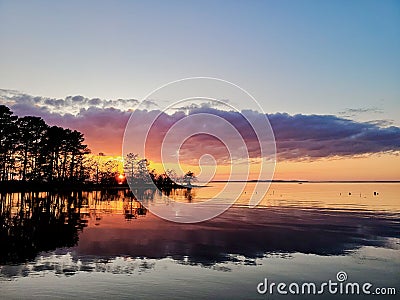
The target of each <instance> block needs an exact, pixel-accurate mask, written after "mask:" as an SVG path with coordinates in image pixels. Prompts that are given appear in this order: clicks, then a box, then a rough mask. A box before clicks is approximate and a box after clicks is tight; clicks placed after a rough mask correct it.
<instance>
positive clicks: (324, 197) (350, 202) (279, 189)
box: [169, 182, 400, 213]
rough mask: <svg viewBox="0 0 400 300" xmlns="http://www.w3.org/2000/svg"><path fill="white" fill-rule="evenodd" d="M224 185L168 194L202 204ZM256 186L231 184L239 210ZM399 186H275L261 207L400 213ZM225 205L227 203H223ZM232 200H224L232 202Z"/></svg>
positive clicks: (324, 184)
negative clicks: (242, 188)
mask: <svg viewBox="0 0 400 300" xmlns="http://www.w3.org/2000/svg"><path fill="white" fill-rule="evenodd" d="M224 185H225V183H222V182H213V183H210V184H209V185H208V186H206V187H201V188H194V189H192V190H191V191H190V192H188V191H187V190H186V189H185V190H176V191H173V192H171V193H170V194H169V197H170V198H172V199H173V200H175V201H182V202H188V194H189V193H190V202H193V203H195V202H203V201H207V200H209V199H210V198H212V197H215V196H216V195H218V193H219V192H220V191H221V190H222V189H223V188H224ZM254 187H255V183H247V184H246V187H245V189H244V191H243V192H242V193H240V189H241V186H240V185H239V184H238V185H236V186H235V184H234V183H230V191H229V192H230V194H231V195H232V197H236V195H239V197H238V199H237V201H236V202H235V205H236V206H247V205H248V203H249V201H250V199H251V197H252V193H253V191H254ZM399 192H400V183H302V184H298V183H272V184H271V186H270V188H269V190H268V193H267V194H266V195H265V197H264V198H263V199H262V201H261V202H260V203H259V204H258V207H270V206H274V207H275V206H277V207H286V206H289V207H302V208H327V209H338V210H370V211H385V212H392V213H400V201H399ZM221 200H222V201H223V200H224V199H221ZM230 200H231V199H225V201H226V202H229V201H230Z"/></svg>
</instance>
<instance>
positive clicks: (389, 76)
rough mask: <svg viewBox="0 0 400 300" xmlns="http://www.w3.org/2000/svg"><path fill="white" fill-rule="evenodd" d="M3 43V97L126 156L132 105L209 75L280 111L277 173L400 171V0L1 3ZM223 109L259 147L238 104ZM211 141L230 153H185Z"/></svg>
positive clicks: (333, 175)
mask: <svg viewBox="0 0 400 300" xmlns="http://www.w3.org/2000/svg"><path fill="white" fill-rule="evenodd" d="M0 40H1V45H2V46H1V47H0V89H1V90H0V104H5V105H8V106H9V107H10V108H11V109H12V110H13V111H14V113H15V114H16V115H18V116H24V115H35V116H41V117H43V118H44V119H45V121H46V122H47V123H49V124H51V125H59V126H64V127H69V128H73V129H77V130H79V131H81V132H83V133H84V134H85V137H86V142H87V144H88V145H89V148H90V149H92V152H93V153H94V154H96V153H99V152H103V153H106V154H107V155H112V156H120V155H121V151H122V150H121V149H122V138H123V133H124V130H125V126H126V124H127V121H128V119H129V116H130V114H131V110H132V109H134V108H135V107H136V105H137V104H138V103H139V101H141V100H142V99H144V98H145V97H146V95H148V94H149V93H150V92H152V91H153V90H154V89H156V88H158V87H160V86H161V85H163V84H166V83H168V82H171V81H175V80H179V79H182V78H187V77H194V76H207V77H216V78H221V79H224V80H228V81H230V82H233V83H235V84H237V85H239V86H240V87H242V88H244V89H245V90H247V91H248V92H250V93H251V94H252V95H253V96H254V97H255V98H256V99H257V101H258V102H259V103H260V105H261V106H262V108H263V110H264V112H265V113H267V115H268V118H269V122H270V123H271V126H272V129H273V131H274V134H275V138H276V146H277V159H278V163H277V166H276V172H275V176H274V179H308V180H400V156H399V150H400V54H399V53H400V3H399V2H398V1H378V0H376V1H367V0H366V1H361V0H359V1H115V2H112V1H68V2H63V1H58V2H56V1H2V0H0ZM226 100H227V101H229V100H230V101H232V99H230V97H229V95H227V97H226ZM238 101H239V102H240V99H239V100H238ZM240 106H241V107H242V108H243V109H246V102H245V101H244V100H243V102H242V103H240ZM160 107H161V104H160V103H159V102H157V101H153V102H151V101H149V102H148V103H146V111H144V110H143V111H141V112H140V114H141V116H142V117H143V118H144V119H146V118H147V117H148V114H151V111H158V110H160ZM196 109H197V110H201V109H203V110H207V108H206V107H203V108H196ZM196 109H194V110H193V111H191V113H195V112H196ZM180 113H183V112H179V111H177V112H175V114H169V115H163V116H162V118H164V119H162V120H161V121H162V122H160V124H159V125H158V126H159V128H158V129H159V130H158V131H157V132H163V130H166V129H167V128H168V126H171V122H173V121H177V120H179V119H180V118H182V115H181V114H180ZM216 113H217V114H219V115H221V116H222V117H223V118H224V119H226V120H230V121H232V124H234V125H235V126H236V127H237V128H238V131H239V132H241V133H242V135H243V136H244V139H245V140H246V144H247V143H249V144H251V143H252V142H254V141H253V139H252V136H251V134H248V132H249V131H248V130H247V129H246V128H245V127H243V125H242V123H241V122H240V121H238V120H237V118H236V116H235V115H234V114H233V112H229V111H224V110H217V112H216ZM259 114H262V112H260V111H254V114H253V117H254V118H255V119H256V118H257V117H259ZM167 124H169V125H167ZM138 126H139V125H138ZM241 126H242V127H241ZM205 145H208V146H209V147H208V150H209V149H210V145H213V150H214V155H215V157H216V158H217V160H218V158H221V159H222V157H223V155H224V151H223V150H219V149H220V147H219V146H220V145H218V143H216V142H215V143H213V142H212V141H211V140H210V139H207V140H206V141H205V140H202V141H200V140H198V141H196V140H195V139H194V140H192V141H191V143H187V145H186V147H187V149H188V150H187V152H186V153H190V155H192V156H193V158H196V157H200V156H201V154H202V153H203V154H204V151H208V150H207V149H206V147H205ZM154 146H155V145H154ZM156 149H158V148H156ZM183 150H184V149H183ZM184 155H185V154H184V151H183V156H184ZM187 159H188V160H189V157H187ZM187 167H190V164H189V163H188V165H187ZM219 170H220V172H219V173H218V176H217V178H216V179H223V178H224V176H225V175H226V172H228V171H227V167H226V166H221V167H220V169H219Z"/></svg>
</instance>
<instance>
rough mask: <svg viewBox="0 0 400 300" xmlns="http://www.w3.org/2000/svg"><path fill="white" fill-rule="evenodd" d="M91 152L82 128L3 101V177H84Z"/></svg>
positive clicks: (0, 175)
mask: <svg viewBox="0 0 400 300" xmlns="http://www.w3.org/2000/svg"><path fill="white" fill-rule="evenodd" d="M88 153H90V151H89V149H88V148H87V146H86V145H85V144H84V136H83V134H82V133H81V132H79V131H76V130H70V129H64V128H61V127H58V126H49V125H47V124H46V123H45V121H44V120H43V119H42V118H40V117H31V116H26V117H21V118H19V117H17V116H15V115H14V114H13V112H12V111H11V110H10V109H9V108H8V107H7V106H4V105H0V181H10V180H22V181H48V182H55V181H61V182H65V181H71V182H74V181H83V180H84V179H85V177H86V175H87V174H85V168H84V157H85V154H88Z"/></svg>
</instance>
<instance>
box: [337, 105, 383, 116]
mask: <svg viewBox="0 0 400 300" xmlns="http://www.w3.org/2000/svg"><path fill="white" fill-rule="evenodd" d="M362 114H383V109H381V108H378V107H363V108H347V109H345V110H343V111H340V112H339V115H340V116H341V117H344V118H354V117H356V116H359V115H362Z"/></svg>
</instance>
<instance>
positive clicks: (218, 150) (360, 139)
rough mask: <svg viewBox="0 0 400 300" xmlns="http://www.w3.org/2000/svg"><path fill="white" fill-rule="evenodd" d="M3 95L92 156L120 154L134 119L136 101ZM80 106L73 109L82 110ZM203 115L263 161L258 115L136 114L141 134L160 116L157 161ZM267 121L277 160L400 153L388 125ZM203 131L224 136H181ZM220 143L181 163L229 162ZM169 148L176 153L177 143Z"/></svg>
mask: <svg viewBox="0 0 400 300" xmlns="http://www.w3.org/2000/svg"><path fill="white" fill-rule="evenodd" d="M0 92H1V93H2V95H4V94H6V93H8V94H7V96H6V97H4V96H2V97H0V104H1V103H3V104H6V105H8V106H9V107H10V108H11V109H12V110H13V111H14V113H15V114H16V115H18V116H26V115H34V116H40V117H42V118H43V119H44V120H45V121H46V122H47V123H49V124H51V125H58V126H63V127H68V128H71V129H76V130H79V131H81V132H83V133H84V134H85V137H86V142H87V143H88V145H89V147H90V148H91V149H92V150H93V153H98V152H105V153H106V154H110V155H120V154H121V151H122V150H121V149H122V139H123V134H124V130H125V127H126V124H127V122H128V119H129V117H130V115H131V112H130V111H127V109H126V107H127V106H128V105H129V104H130V103H135V101H133V100H129V99H127V100H123V99H118V100H101V99H98V98H93V99H87V98H85V97H82V96H74V97H66V98H65V99H49V98H42V97H32V96H29V95H22V94H19V93H17V92H15V93H13V92H12V91H11V92H10V91H8V90H6V92H5V90H0ZM10 99H11V100H10ZM12 99H13V100H12ZM38 103H39V104H40V105H38ZM66 103H71V104H72V103H79V105H81V106H82V103H84V104H85V105H87V107H81V108H80V109H79V110H78V111H77V112H76V113H70V112H68V110H67V111H63V112H61V110H63V109H64V108H65V107H66ZM116 103H118V105H123V106H124V109H122V108H120V107H112V105H114V104H116ZM79 105H76V106H75V108H78V107H80V106H79ZM200 113H207V114H210V115H213V116H218V117H220V118H221V119H223V120H226V121H227V122H229V123H230V124H232V125H233V126H234V127H235V128H236V129H237V131H238V132H239V133H240V135H241V136H242V137H243V139H244V141H245V143H246V148H247V150H248V151H249V156H250V157H258V156H259V155H260V148H259V144H258V140H257V137H256V135H255V132H254V130H253V129H252V128H251V126H250V124H249V123H248V122H247V120H246V119H245V118H244V117H243V115H246V117H247V118H249V119H251V120H252V122H253V123H254V124H259V123H260V122H261V121H262V119H263V118H264V115H262V114H261V113H258V112H255V111H243V112H242V113H239V112H234V111H226V110H220V109H215V108H210V107H207V106H202V107H198V106H197V107H196V106H193V107H191V108H186V109H185V110H182V111H175V112H174V113H170V114H167V113H161V114H160V111H159V110H154V109H153V110H150V111H148V110H140V111H135V112H134V121H133V124H134V126H137V128H145V126H144V125H145V124H146V122H149V120H151V119H152V118H153V117H154V116H157V115H159V114H160V116H159V117H158V119H157V120H156V122H155V123H154V124H153V127H152V129H151V131H150V133H149V139H148V146H150V147H147V149H150V154H151V155H152V156H153V157H159V156H160V148H161V143H162V142H163V139H164V138H165V136H166V134H167V132H168V130H169V129H170V128H171V127H172V126H173V125H174V124H175V123H176V122H178V121H180V120H183V119H184V117H185V116H187V115H188V114H190V115H196V114H200ZM268 119H269V121H270V123H271V126H272V129H273V132H274V134H275V139H276V146H277V155H278V159H279V160H304V159H319V158H329V157H336V156H340V157H348V156H355V155H356V156H357V155H369V154H374V153H383V152H398V151H399V150H400V128H399V127H396V126H388V125H390V123H389V121H385V120H374V121H371V122H357V121H353V120H349V119H346V118H343V117H338V116H334V115H303V114H297V115H289V114H287V113H275V114H269V115H268ZM202 123H203V124H202ZM199 126H203V127H204V130H206V131H209V132H219V131H221V129H220V123H218V122H210V121H206V122H188V123H186V124H185V126H182V127H181V128H178V129H179V134H180V135H182V136H183V135H187V134H189V133H191V132H195V131H196V130H198V128H199ZM143 130H144V129H143ZM224 139H225V142H226V141H233V142H232V143H233V145H235V147H237V148H238V149H239V147H240V143H239V142H237V144H235V143H236V141H237V137H235V135H234V134H233V133H232V132H228V131H227V132H226V133H225V134H224ZM172 141H173V139H172ZM222 142H224V141H222ZM222 142H221V141H220V140H218V138H215V137H210V136H207V135H204V134H198V135H195V136H193V137H191V138H190V139H189V140H187V141H186V142H185V143H184V144H183V146H182V148H181V152H180V155H181V158H182V159H185V160H188V161H189V160H192V161H193V160H198V159H199V158H200V157H201V156H202V155H203V154H205V153H210V154H212V155H213V156H214V157H215V158H216V159H217V160H220V161H227V160H228V158H229V156H228V153H227V151H226V148H225V145H224V144H223V143H222ZM167 146H168V145H167ZM169 146H170V147H177V145H176V144H175V145H174V143H173V142H171V144H170V145H169Z"/></svg>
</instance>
